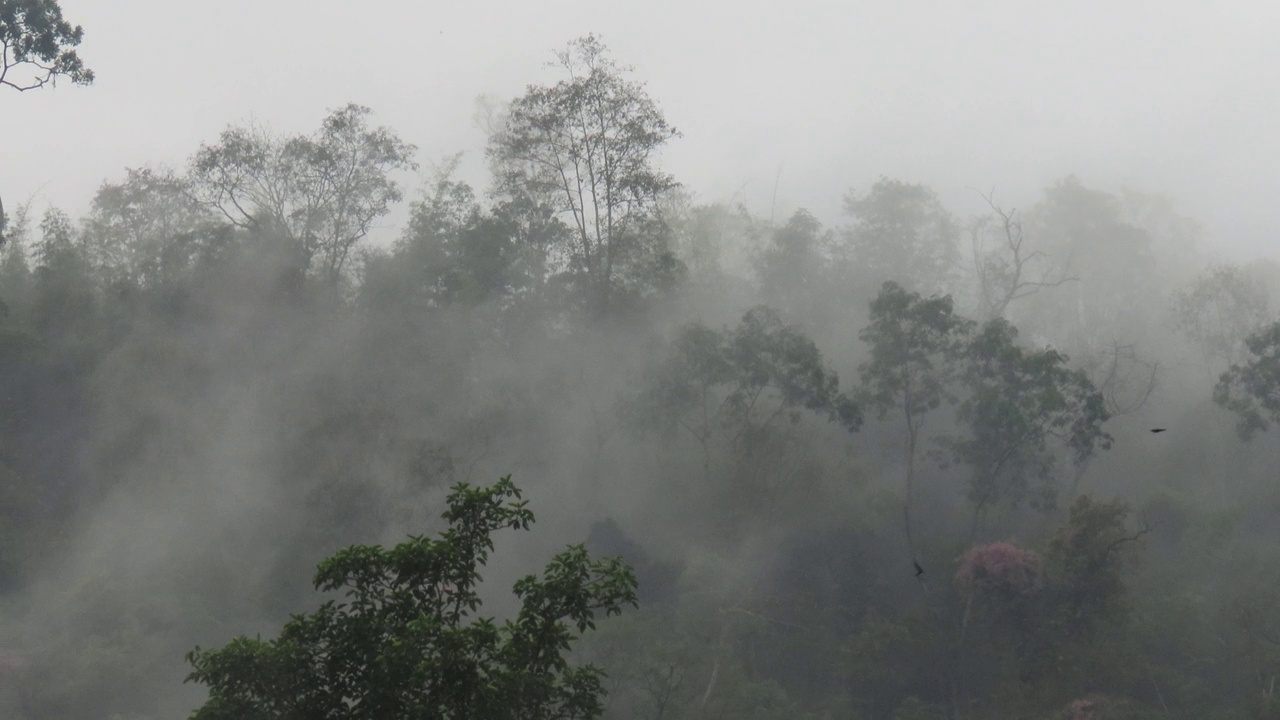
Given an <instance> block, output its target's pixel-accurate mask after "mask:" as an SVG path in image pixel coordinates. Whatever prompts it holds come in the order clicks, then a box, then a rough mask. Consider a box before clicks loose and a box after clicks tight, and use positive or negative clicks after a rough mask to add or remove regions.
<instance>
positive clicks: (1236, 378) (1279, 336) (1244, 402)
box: [1213, 322, 1280, 440]
mask: <svg viewBox="0 0 1280 720" xmlns="http://www.w3.org/2000/svg"><path fill="white" fill-rule="evenodd" d="M1245 346H1246V347H1247V348H1248V349H1249V354H1250V356H1251V357H1250V358H1249V359H1248V360H1247V361H1246V362H1245V363H1244V364H1242V365H1232V366H1231V369H1229V370H1227V371H1226V372H1225V373H1223V374H1222V376H1221V377H1220V378H1219V379H1218V384H1217V385H1216V386H1214V389H1213V400H1214V402H1216V403H1217V404H1218V405H1221V406H1222V407H1224V408H1226V409H1228V410H1230V411H1231V412H1233V413H1235V414H1236V430H1237V432H1238V433H1239V434H1240V438H1241V439H1243V440H1248V439H1249V438H1251V437H1253V435H1254V434H1255V433H1257V432H1259V431H1262V432H1265V431H1266V430H1267V428H1269V427H1270V425H1271V423H1274V422H1280V322H1276V323H1272V324H1271V325H1269V326H1267V327H1266V328H1263V329H1262V330H1261V331H1259V332H1257V333H1255V334H1253V335H1250V336H1249V337H1248V338H1247V339H1246V340H1245Z"/></svg>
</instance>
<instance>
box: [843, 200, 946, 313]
mask: <svg viewBox="0 0 1280 720" xmlns="http://www.w3.org/2000/svg"><path fill="white" fill-rule="evenodd" d="M844 207H845V212H846V213H848V214H849V215H851V216H852V217H853V218H854V223H853V225H852V226H851V227H850V228H849V229H848V232H847V240H848V243H849V252H850V254H851V256H852V257H851V258H850V260H851V261H852V262H853V264H854V270H855V272H856V273H857V275H858V276H860V278H861V280H862V282H863V284H864V286H866V287H868V289H871V288H878V287H879V286H880V283H883V282H884V281H886V280H892V281H894V282H896V283H898V284H899V285H901V286H903V287H905V288H907V289H908V290H917V291H919V290H927V289H931V290H937V289H940V288H946V287H947V286H948V284H949V283H950V282H951V281H952V279H953V278H952V274H953V272H954V270H955V268H956V267H957V263H958V260H959V250H958V247H957V243H956V240H957V230H958V228H957V227H956V223H955V219H954V218H952V216H951V213H950V212H948V211H947V209H946V208H945V207H944V206H943V205H942V201H940V200H939V199H938V196H937V194H936V193H934V191H933V190H931V189H929V188H928V187H926V186H924V185H914V184H911V183H905V182H901V181H899V180H890V179H888V178H881V179H880V180H879V181H878V182H876V184H875V185H872V186H871V189H870V190H869V191H867V193H866V194H865V195H857V194H854V193H849V194H848V195H846V196H845V199H844Z"/></svg>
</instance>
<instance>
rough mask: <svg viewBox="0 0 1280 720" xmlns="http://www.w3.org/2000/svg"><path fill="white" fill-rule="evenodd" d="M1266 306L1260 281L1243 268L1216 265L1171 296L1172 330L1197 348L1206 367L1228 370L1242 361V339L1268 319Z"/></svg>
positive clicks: (1268, 300) (1267, 298)
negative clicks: (1183, 336)
mask: <svg viewBox="0 0 1280 720" xmlns="http://www.w3.org/2000/svg"><path fill="white" fill-rule="evenodd" d="M1270 305H1271V294H1270V292H1269V291H1268V290H1267V286H1266V284H1265V283H1264V282H1263V280H1262V279H1261V278H1260V277H1257V276H1256V275H1254V274H1252V273H1250V272H1249V271H1248V270H1247V269H1246V268H1242V267H1239V266H1235V265H1218V266H1215V267H1211V268H1208V269H1206V270H1205V271H1203V272H1202V273H1201V274H1200V275H1199V276H1198V277H1197V278H1196V279H1195V280H1194V281H1192V282H1191V283H1189V284H1188V285H1187V286H1186V287H1184V288H1182V289H1180V290H1179V291H1178V292H1177V293H1176V294H1175V295H1174V300H1173V319H1174V327H1176V328H1177V329H1178V330H1181V331H1182V332H1183V333H1184V334H1186V336H1187V337H1189V338H1190V339H1191V340H1193V341H1195V342H1196V343H1197V344H1198V345H1200V348H1201V350H1202V351H1203V352H1204V356H1205V360H1206V362H1207V363H1209V364H1213V363H1215V362H1221V363H1223V364H1224V365H1226V366H1228V367H1229V366H1231V365H1233V364H1235V363H1237V362H1238V361H1239V360H1241V359H1242V358H1241V355H1242V354H1243V352H1242V351H1243V350H1244V349H1245V339H1246V338H1247V337H1249V336H1250V335H1252V334H1254V333H1256V332H1257V331H1258V330H1259V329H1260V328H1262V327H1263V326H1264V325H1266V324H1267V322H1268V321H1269V320H1270V319H1271V312H1270V310H1271V308H1270ZM1219 367H1222V366H1219Z"/></svg>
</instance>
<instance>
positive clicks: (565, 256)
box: [488, 35, 679, 317]
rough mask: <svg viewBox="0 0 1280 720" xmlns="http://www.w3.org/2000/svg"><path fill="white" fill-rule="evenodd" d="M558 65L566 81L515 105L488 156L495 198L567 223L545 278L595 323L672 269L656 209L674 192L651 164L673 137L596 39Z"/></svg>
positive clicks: (534, 89) (572, 47) (577, 46)
mask: <svg viewBox="0 0 1280 720" xmlns="http://www.w3.org/2000/svg"><path fill="white" fill-rule="evenodd" d="M557 59H558V64H559V66H560V67H561V68H562V69H563V70H564V72H565V73H566V74H567V75H568V79H566V80H561V81H560V82H558V83H556V84H555V85H552V86H549V87H547V86H530V87H529V88H528V89H527V90H526V91H525V94H524V95H522V96H520V97H518V98H516V99H515V100H514V101H512V102H511V104H510V106H509V107H508V108H507V116H506V118H505V119H504V121H503V122H501V123H500V124H499V126H498V127H497V128H495V130H494V131H493V132H492V133H491V134H490V137H489V148H488V155H489V159H490V161H491V162H492V165H493V168H494V174H495V179H496V185H497V191H498V194H499V195H500V196H506V197H507V198H508V199H509V200H513V199H517V198H525V200H524V202H525V203H526V204H528V205H531V206H533V207H543V208H547V209H548V210H550V211H551V212H552V213H554V214H555V215H556V216H558V217H560V218H566V219H567V220H566V222H567V225H568V227H569V228H570V230H571V231H572V232H571V234H569V235H566V236H563V237H561V238H556V240H557V242H555V245H554V246H553V247H551V248H549V250H550V254H549V257H548V262H549V263H550V264H551V268H550V270H551V271H552V272H553V273H555V274H560V275H563V276H565V277H566V279H568V280H570V281H571V282H573V283H574V284H575V285H576V286H578V287H579V289H580V291H581V292H582V293H583V297H584V298H585V299H586V302H587V306H588V311H589V312H590V313H591V314H592V315H594V316H596V317H600V316H604V315H607V314H608V313H609V312H610V310H611V305H612V303H613V302H614V301H615V299H616V296H617V295H618V294H619V293H620V292H626V291H627V290H628V289H629V290H631V292H633V293H635V292H639V293H641V294H643V293H644V291H645V290H646V289H647V287H648V286H649V285H652V284H654V283H658V284H660V283H661V282H662V281H663V278H664V275H665V274H666V273H667V272H668V271H669V269H670V268H669V266H670V265H671V263H672V260H673V257H674V256H673V255H672V253H671V252H670V250H669V249H668V247H667V238H666V235H667V233H666V232H665V228H664V226H663V223H662V218H661V215H660V213H659V212H658V201H659V199H660V198H661V197H662V195H663V194H664V193H666V192H667V191H669V190H671V189H672V188H674V187H676V182H675V180H674V179H673V178H672V177H671V176H670V175H668V174H666V173H663V172H662V171H660V170H659V169H658V168H657V166H656V164H655V157H654V156H655V155H656V154H657V153H658V151H659V150H660V149H661V148H662V146H663V145H664V144H666V142H667V141H668V140H670V139H672V138H674V137H678V136H679V133H678V132H677V131H676V129H675V128H674V127H672V126H670V125H669V124H668V123H667V121H666V119H665V118H664V117H663V115H662V112H661V111H660V110H659V109H658V106H657V104H656V103H655V102H654V101H653V100H652V99H651V98H650V97H649V95H648V94H647V93H646V92H645V91H644V86H643V85H641V84H640V83H637V82H634V81H631V80H628V79H627V78H626V77H625V73H626V72H627V70H628V69H627V68H623V67H620V66H618V65H617V64H615V63H614V62H613V61H612V60H611V59H609V57H608V55H607V49H606V48H605V46H604V45H603V44H601V43H600V41H599V40H597V39H596V38H595V37H594V36H592V35H588V36H586V37H584V38H580V39H578V40H575V41H573V42H572V43H570V44H569V46H568V47H567V48H566V49H565V50H564V51H562V52H560V53H559V54H558V55H557ZM628 286H630V287H628Z"/></svg>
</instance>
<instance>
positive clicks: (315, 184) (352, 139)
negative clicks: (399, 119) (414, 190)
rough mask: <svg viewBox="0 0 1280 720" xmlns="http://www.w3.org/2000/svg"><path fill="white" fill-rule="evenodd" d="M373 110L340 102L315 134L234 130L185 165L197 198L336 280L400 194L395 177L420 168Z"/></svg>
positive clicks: (409, 147) (304, 265) (409, 150)
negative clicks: (375, 120)
mask: <svg viewBox="0 0 1280 720" xmlns="http://www.w3.org/2000/svg"><path fill="white" fill-rule="evenodd" d="M370 113H371V111H370V110H369V108H367V107H363V106H361V105H356V104H348V105H345V106H343V107H341V108H339V109H337V110H335V111H333V112H332V113H330V114H329V116H328V117H326V118H325V120H324V122H323V124H322V125H321V127H320V130H319V131H318V132H316V133H314V134H312V135H299V136H296V137H289V138H284V137H277V136H274V135H272V134H270V133H268V132H266V131H265V130H263V129H261V128H255V127H231V128H228V129H227V130H225V131H223V133H222V135H221V137H220V138H219V141H218V144H216V145H205V146H202V147H201V148H200V150H199V151H198V152H197V153H196V155H195V157H194V158H193V159H192V161H191V176H192V182H193V184H194V187H195V190H196V193H197V196H198V197H199V198H200V199H201V200H202V201H204V202H205V203H207V204H208V205H210V206H211V207H213V208H216V209H217V210H218V211H220V212H221V213H222V214H223V215H225V216H226V218H227V219H228V220H230V221H231V222H232V223H234V224H235V225H237V226H239V227H243V228H251V229H254V230H258V231H263V232H267V233H278V234H280V235H282V236H283V238H284V239H285V240H286V241H287V242H288V243H289V245H290V247H289V250H290V252H292V253H294V254H295V257H296V259H297V262H298V265H299V267H300V268H301V269H304V270H309V271H311V272H312V273H314V274H315V275H318V276H319V277H321V278H323V279H325V280H328V281H329V282H332V283H336V282H338V281H339V279H340V278H341V276H342V272H343V269H344V268H345V267H346V264H347V261H348V260H349V259H350V257H351V249H352V247H353V246H354V245H355V244H356V243H357V242H359V241H360V240H362V239H364V237H365V236H366V235H368V234H369V231H370V229H371V228H372V227H373V223H374V221H375V220H377V219H378V218H379V217H382V216H383V215H385V214H386V213H387V211H388V210H389V209H390V207H391V205H392V204H393V203H396V202H399V201H400V199H401V198H402V197H403V195H402V193H401V191H400V186H399V184H398V183H397V182H396V181H395V180H394V179H393V178H392V173H393V172H395V171H398V170H407V169H412V168H414V167H416V165H415V163H414V162H413V152H414V146H412V145H410V144H408V143H406V142H404V141H403V140H401V139H400V137H399V136H398V135H397V134H396V133H395V132H394V131H393V130H391V129H390V128H386V127H379V128H371V127H369V124H368V117H369V115H370Z"/></svg>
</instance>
